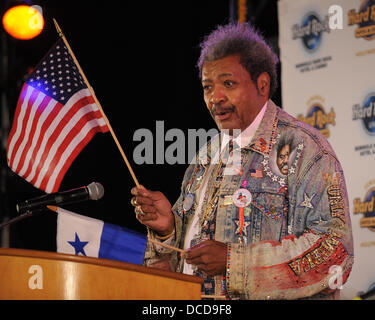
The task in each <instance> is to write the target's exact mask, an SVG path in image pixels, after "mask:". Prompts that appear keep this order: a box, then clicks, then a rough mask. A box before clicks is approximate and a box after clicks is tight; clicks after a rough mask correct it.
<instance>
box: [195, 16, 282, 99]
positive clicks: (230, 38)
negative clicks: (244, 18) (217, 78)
mask: <svg viewBox="0 0 375 320" xmlns="http://www.w3.org/2000/svg"><path fill="white" fill-rule="evenodd" d="M200 47H201V54H200V57H199V59H198V63H197V67H198V69H199V76H200V77H202V68H203V64H204V62H206V61H214V60H219V59H223V58H225V57H227V56H231V55H239V56H240V64H241V65H242V66H243V67H244V68H245V69H246V70H247V71H248V72H249V74H250V77H251V79H252V80H253V82H254V83H255V84H256V81H257V79H258V77H259V75H260V74H261V73H263V72H267V73H268V75H269V77H270V97H271V96H272V95H273V94H274V93H275V92H276V89H277V70H276V65H277V63H278V62H279V59H278V57H277V55H276V54H275V53H274V52H273V51H272V49H271V47H270V46H269V45H268V44H267V43H266V41H265V40H264V38H263V37H262V36H261V35H260V33H259V32H257V31H256V30H255V28H254V27H252V26H251V25H249V24H248V23H242V24H239V23H237V24H233V23H230V24H227V25H224V26H218V27H217V29H216V30H214V31H213V32H212V33H211V34H209V35H208V36H206V37H205V39H204V41H203V42H202V43H201V44H200Z"/></svg>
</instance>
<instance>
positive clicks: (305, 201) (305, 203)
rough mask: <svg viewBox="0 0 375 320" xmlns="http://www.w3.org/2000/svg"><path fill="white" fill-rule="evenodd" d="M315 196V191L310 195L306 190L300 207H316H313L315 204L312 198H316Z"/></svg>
mask: <svg viewBox="0 0 375 320" xmlns="http://www.w3.org/2000/svg"><path fill="white" fill-rule="evenodd" d="M314 196H315V193H314V194H313V195H312V196H311V197H309V196H308V195H307V193H306V192H305V193H304V196H303V198H304V199H303V201H302V202H301V203H300V204H299V206H300V207H306V208H311V209H313V208H314V207H313V205H312V204H311V200H312V198H314Z"/></svg>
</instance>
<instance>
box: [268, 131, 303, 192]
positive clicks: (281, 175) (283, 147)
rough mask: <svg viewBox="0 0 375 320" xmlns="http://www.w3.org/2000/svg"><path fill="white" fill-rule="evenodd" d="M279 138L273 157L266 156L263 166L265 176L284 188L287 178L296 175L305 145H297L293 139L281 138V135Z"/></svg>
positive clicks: (301, 143)
mask: <svg viewBox="0 0 375 320" xmlns="http://www.w3.org/2000/svg"><path fill="white" fill-rule="evenodd" d="M278 137H279V140H278V143H277V144H276V145H275V147H274V148H273V150H272V152H271V155H264V159H263V161H262V165H263V171H264V172H265V175H266V176H267V177H269V179H271V181H272V182H277V183H279V184H280V186H281V187H283V186H285V185H286V184H287V176H288V175H291V174H295V173H296V170H297V164H298V160H299V159H300V157H301V154H302V150H303V148H304V144H303V142H300V143H298V144H296V143H295V142H294V140H293V138H288V137H283V136H281V137H280V134H279V135H278Z"/></svg>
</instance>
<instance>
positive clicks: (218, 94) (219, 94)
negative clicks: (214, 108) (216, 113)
mask: <svg viewBox="0 0 375 320" xmlns="http://www.w3.org/2000/svg"><path fill="white" fill-rule="evenodd" d="M226 100H227V96H226V95H225V93H224V92H223V90H221V89H220V88H217V87H216V88H215V89H214V90H213V91H212V94H211V97H210V103H211V104H213V105H215V104H221V103H223V102H225V101H226Z"/></svg>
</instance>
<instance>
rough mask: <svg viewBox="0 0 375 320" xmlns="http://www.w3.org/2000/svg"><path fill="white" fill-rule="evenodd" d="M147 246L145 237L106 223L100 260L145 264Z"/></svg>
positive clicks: (101, 242)
mask: <svg viewBox="0 0 375 320" xmlns="http://www.w3.org/2000/svg"><path fill="white" fill-rule="evenodd" d="M146 244H147V238H146V236H145V235H143V234H140V233H138V232H136V231H133V230H130V229H127V228H124V227H120V226H117V225H113V224H110V223H104V226H103V232H102V236H101V239H100V247H99V258H104V259H112V260H120V261H124V262H129V263H135V264H140V265H141V264H143V259H144V255H145V250H146Z"/></svg>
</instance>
